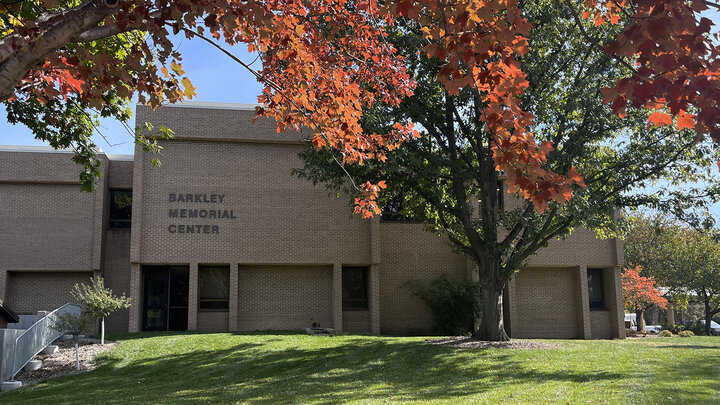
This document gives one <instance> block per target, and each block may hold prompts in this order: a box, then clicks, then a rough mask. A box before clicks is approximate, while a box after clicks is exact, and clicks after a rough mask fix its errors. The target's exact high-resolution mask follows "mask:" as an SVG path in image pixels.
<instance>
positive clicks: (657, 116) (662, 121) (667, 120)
mask: <svg viewBox="0 0 720 405" xmlns="http://www.w3.org/2000/svg"><path fill="white" fill-rule="evenodd" d="M648 123H650V124H653V125H655V126H656V127H662V126H664V125H672V116H671V115H670V114H665V113H664V112H661V111H655V112H654V113H652V114H650V117H648Z"/></svg>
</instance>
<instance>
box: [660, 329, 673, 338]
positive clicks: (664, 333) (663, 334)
mask: <svg viewBox="0 0 720 405" xmlns="http://www.w3.org/2000/svg"><path fill="white" fill-rule="evenodd" d="M673 336H675V335H673V333H672V332H670V331H669V330H663V331H660V337H673Z"/></svg>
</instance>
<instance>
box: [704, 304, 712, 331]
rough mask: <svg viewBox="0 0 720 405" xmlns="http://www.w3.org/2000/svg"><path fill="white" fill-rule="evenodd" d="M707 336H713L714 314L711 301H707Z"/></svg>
mask: <svg viewBox="0 0 720 405" xmlns="http://www.w3.org/2000/svg"><path fill="white" fill-rule="evenodd" d="M704 304H705V336H712V317H713V313H712V310H711V309H710V300H705V302H704Z"/></svg>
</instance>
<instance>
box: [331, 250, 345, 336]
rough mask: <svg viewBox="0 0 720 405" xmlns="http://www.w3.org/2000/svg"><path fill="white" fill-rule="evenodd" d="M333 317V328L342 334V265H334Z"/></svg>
mask: <svg viewBox="0 0 720 405" xmlns="http://www.w3.org/2000/svg"><path fill="white" fill-rule="evenodd" d="M332 316H333V328H334V329H335V330H336V331H338V332H342V329H343V314H342V264H340V263H335V264H333V275H332Z"/></svg>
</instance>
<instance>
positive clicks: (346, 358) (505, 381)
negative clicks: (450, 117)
mask: <svg viewBox="0 0 720 405" xmlns="http://www.w3.org/2000/svg"><path fill="white" fill-rule="evenodd" d="M274 334H276V333H274ZM283 334H284V335H292V334H296V333H283ZM173 335H175V334H167V333H164V334H149V335H142V336H139V335H134V336H130V335H128V336H124V338H125V339H126V340H133V339H140V338H142V339H146V338H153V337H159V336H173ZM242 335H252V334H246V333H243V334H242ZM264 336H266V337H267V336H268V335H264ZM228 339H232V338H231V337H229V338H228ZM316 339H336V341H330V342H323V341H319V343H320V345H321V346H322V345H325V346H329V347H320V348H297V347H296V348H293V347H290V348H288V347H283V348H280V349H278V348H275V347H273V346H272V344H271V343H269V342H272V341H274V340H275V339H274V338H272V336H270V339H263V340H262V341H258V342H243V343H239V344H237V345H234V346H232V347H225V348H223V349H208V348H204V347H202V342H203V341H204V340H203V339H202V338H200V339H198V343H199V344H200V345H199V346H198V347H193V348H192V349H190V350H188V351H186V352H183V353H175V354H173V353H168V354H167V355H165V354H161V353H155V352H152V353H149V350H148V349H142V345H140V346H139V347H138V348H134V349H133V350H134V351H133V352H132V353H130V354H129V355H135V356H136V357H135V359H131V360H129V361H128V360H127V359H126V358H125V357H122V356H119V355H113V354H112V353H110V354H108V355H106V356H101V357H99V358H98V359H97V364H98V368H97V369H96V370H95V371H94V372H92V373H89V374H85V375H82V376H77V377H73V378H61V379H57V380H54V381H52V383H48V384H44V385H40V386H37V387H32V388H29V389H27V390H24V391H25V392H23V394H24V395H22V396H19V397H18V398H17V399H18V400H27V401H28V402H36V401H37V400H42V401H46V402H47V403H54V404H62V403H136V402H138V403H141V402H144V403H158V402H165V403H186V402H211V403H235V402H251V403H268V404H270V403H278V402H282V403H288V402H290V403H302V402H311V401H314V402H317V403H336V402H343V401H363V400H369V399H371V398H389V399H390V400H394V401H403V400H419V401H426V400H436V399H440V400H454V399H462V398H463V397H466V396H470V395H476V394H479V393H482V392H485V391H488V390H498V389H501V388H503V387H504V386H507V385H519V384H527V383H530V384H539V383H544V382H548V381H561V382H568V383H586V382H591V381H598V380H617V379H619V378H622V377H623V376H622V375H620V374H616V373H603V372H591V371H587V372H577V371H573V370H561V371H557V372H543V371H539V370H535V369H531V368H529V367H527V366H525V365H524V364H522V363H521V362H519V361H517V360H515V359H513V355H512V353H511V352H504V351H503V350H495V351H491V350H464V349H453V348H448V347H442V346H437V345H429V344H426V343H423V342H417V341H406V340H394V339H377V340H375V339H366V338H357V339H354V338H352V337H343V338H332V337H318V338H316ZM340 339H342V340H341V341H339V340H340ZM205 340H206V341H207V342H210V339H205ZM182 344H187V340H185V341H183V343H182ZM161 349H162V348H159V349H155V350H156V351H160V350H161ZM125 356H126V357H127V356H128V354H126V355H125ZM393 398H394V399H393ZM0 399H2V398H0Z"/></svg>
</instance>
